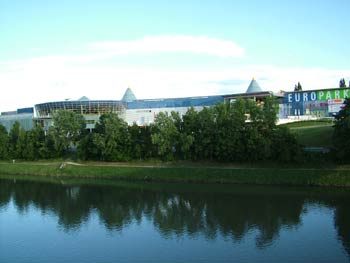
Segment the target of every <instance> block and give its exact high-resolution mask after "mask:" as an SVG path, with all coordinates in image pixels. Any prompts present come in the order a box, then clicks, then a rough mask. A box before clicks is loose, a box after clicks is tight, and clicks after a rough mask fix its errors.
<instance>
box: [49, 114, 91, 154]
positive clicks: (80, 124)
mask: <svg viewBox="0 0 350 263" xmlns="http://www.w3.org/2000/svg"><path fill="white" fill-rule="evenodd" d="M53 123H54V126H53V127H52V128H51V130H52V131H51V132H52V134H53V136H54V137H53V139H54V147H55V150H56V151H57V153H58V154H59V155H60V156H62V155H63V154H64V153H67V152H68V150H69V149H70V147H72V146H73V147H74V146H76V144H77V142H78V141H79V140H80V139H81V136H82V134H83V133H84V131H85V127H86V124H85V119H84V117H83V116H82V115H81V114H76V113H74V112H72V111H68V110H60V111H57V112H56V113H55V114H54V116H53Z"/></svg>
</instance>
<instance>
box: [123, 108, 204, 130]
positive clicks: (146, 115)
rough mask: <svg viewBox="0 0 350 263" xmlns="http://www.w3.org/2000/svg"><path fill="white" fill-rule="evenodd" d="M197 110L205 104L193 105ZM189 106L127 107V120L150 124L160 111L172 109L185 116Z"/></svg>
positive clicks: (130, 122) (142, 124) (141, 124)
mask: <svg viewBox="0 0 350 263" xmlns="http://www.w3.org/2000/svg"><path fill="white" fill-rule="evenodd" d="M193 108H194V109H195V110H196V111H201V110H202V109H203V106H198V107H193ZM188 109H189V107H174V108H156V109H132V110H131V109H127V110H126V113H125V119H124V120H125V121H126V122H127V123H128V124H129V125H132V124H133V123H136V124H137V125H139V126H144V125H149V124H151V123H153V122H154V121H155V118H156V116H157V115H158V114H159V113H160V112H167V113H168V114H170V113H171V112H172V111H175V112H178V113H179V114H180V116H183V115H185V114H186V112H187V111H188Z"/></svg>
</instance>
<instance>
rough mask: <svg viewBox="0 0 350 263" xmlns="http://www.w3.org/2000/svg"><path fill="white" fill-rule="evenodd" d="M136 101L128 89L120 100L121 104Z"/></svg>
mask: <svg viewBox="0 0 350 263" xmlns="http://www.w3.org/2000/svg"><path fill="white" fill-rule="evenodd" d="M134 100H136V96H135V94H134V92H132V90H131V89H130V88H127V89H126V91H125V93H124V96H123V98H122V101H123V102H130V101H134Z"/></svg>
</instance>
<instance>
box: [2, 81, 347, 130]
mask: <svg viewBox="0 0 350 263" xmlns="http://www.w3.org/2000/svg"><path fill="white" fill-rule="evenodd" d="M349 94H350V91H349V89H348V88H335V89H325V90H309V91H299V92H281V93H273V92H271V91H263V90H262V89H261V87H260V86H259V84H258V83H257V81H256V80H255V79H253V80H252V81H251V82H250V84H249V86H248V88H247V90H246V92H245V93H238V94H226V95H215V96H201V97H187V98H164V99H146V100H139V99H136V96H135V95H134V93H133V92H132V90H131V89H130V88H128V89H127V90H126V92H125V94H124V96H123V98H122V99H121V100H90V99H88V98H87V97H82V98H80V99H79V100H75V101H73V100H67V101H56V102H46V103H41V104H37V105H35V106H34V108H25V109H18V110H17V111H14V112H3V113H1V115H0V123H1V124H3V125H4V126H5V127H6V129H7V130H8V131H9V130H10V129H11V127H12V125H13V123H14V122H15V121H18V122H19V123H20V124H21V126H22V127H23V128H24V129H26V130H30V129H31V128H32V127H33V126H34V125H35V123H37V124H39V125H41V126H42V127H43V128H44V129H45V130H47V129H48V128H49V127H50V126H52V124H53V122H52V118H53V115H54V113H55V112H56V111H58V110H70V111H73V112H76V113H79V114H82V115H83V116H84V118H85V120H86V128H87V129H89V130H92V129H93V128H94V127H95V124H96V123H97V122H98V121H99V118H100V116H101V115H102V114H104V113H107V112H115V113H117V114H118V115H119V116H120V117H121V118H122V119H124V120H125V121H126V122H127V123H128V124H129V125H132V124H133V123H136V124H137V125H139V126H144V125H149V124H151V123H153V122H154V121H155V118H156V116H157V114H158V113H159V112H168V113H170V112H171V111H176V112H178V113H179V114H180V115H181V116H182V115H183V114H185V113H186V112H187V110H188V109H189V108H191V107H193V108H194V109H195V110H197V111H200V110H202V109H203V108H204V107H212V106H214V105H215V104H217V103H221V102H234V101H235V100H236V99H237V98H243V99H251V100H254V101H256V102H257V103H260V102H262V101H264V99H265V98H266V97H268V96H275V97H276V98H277V100H278V102H279V112H278V118H279V120H295V119H305V118H308V117H312V118H320V117H332V116H334V115H336V114H337V113H338V111H339V110H340V108H341V106H342V105H343V100H344V98H347V97H348V96H349ZM281 123H282V122H281Z"/></svg>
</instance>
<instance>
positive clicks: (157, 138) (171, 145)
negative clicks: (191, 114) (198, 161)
mask: <svg viewBox="0 0 350 263" xmlns="http://www.w3.org/2000/svg"><path fill="white" fill-rule="evenodd" d="M151 138H152V143H153V144H154V145H156V146H157V149H158V154H159V156H160V157H161V158H163V159H165V160H174V159H175V158H176V157H177V158H181V157H185V155H186V154H187V152H188V151H189V149H190V146H191V144H192V142H193V137H192V135H188V134H186V133H184V132H183V125H182V120H181V117H180V116H179V113H177V112H171V114H170V115H169V114H168V113H164V112H160V113H159V114H158V115H157V118H156V120H155V122H154V124H153V125H152V135H151Z"/></svg>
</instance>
